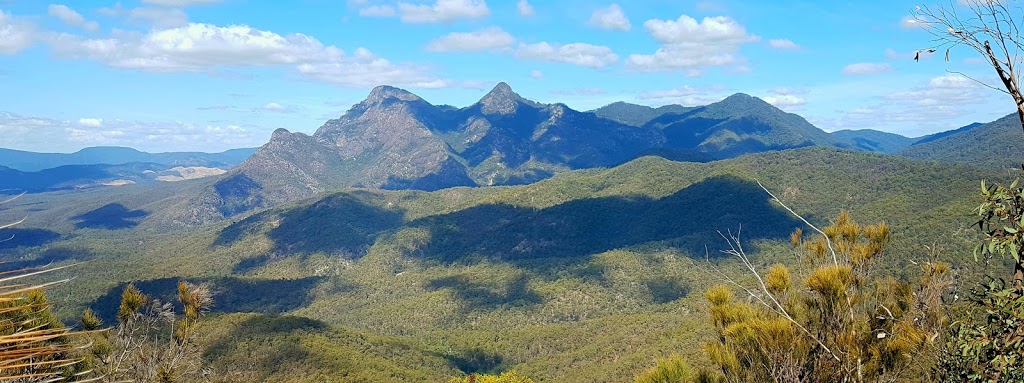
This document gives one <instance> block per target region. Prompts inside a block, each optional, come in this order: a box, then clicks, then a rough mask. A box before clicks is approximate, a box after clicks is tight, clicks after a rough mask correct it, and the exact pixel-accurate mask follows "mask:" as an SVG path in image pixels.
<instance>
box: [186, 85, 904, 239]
mask: <svg viewBox="0 0 1024 383" xmlns="http://www.w3.org/2000/svg"><path fill="white" fill-rule="evenodd" d="M602 116H607V117H608V118H606V117H602ZM648 117H652V118H651V119H650V120H649V121H647V122H646V123H643V124H642V125H638V123H639V122H640V121H641V120H645V119H647V118H648ZM624 122H625V123H624ZM909 141H910V139H907V138H905V137H901V136H898V135H892V134H886V133H882V132H877V131H856V132H838V133H836V134H829V133H826V132H825V131H823V130H821V129H818V128H817V127H815V126H814V125H812V124H811V123H809V122H808V121H807V120H805V119H804V118H802V117H800V116H799V115H796V114H792V113H786V112H784V111H782V110H780V109H778V108H776V107H774V106H772V105H771V104H769V103H767V102H765V101H764V100H761V99H759V98H757V97H752V96H749V95H746V94H742V93H739V94H735V95H732V96H730V97H727V98H725V99H724V100H722V101H719V102H716V103H712V104H708V105H704V106H700V107H694V108H686V107H681V106H668V107H662V108H657V109H655V108H649V107H645V106H639V105H632V104H626V103H616V104H611V105H609V106H606V107H604V108H600V109H598V110H596V111H594V112H580V111H576V110H573V109H572V108H569V107H568V106H566V105H564V104H559V103H555V104H541V103H538V102H535V101H531V100H529V99H526V98H524V97H522V96H521V95H519V94H518V93H516V92H515V91H513V90H512V88H511V87H510V86H509V85H508V84H506V83H499V84H497V85H496V86H495V87H494V88H493V89H492V90H491V91H490V92H488V93H487V94H486V95H484V96H483V97H482V98H481V99H480V100H479V101H478V102H476V103H474V104H472V105H469V106H466V107H463V108H455V107H451V106H447V105H441V106H436V105H433V104H431V103H429V102H427V101H426V100H424V99H422V98H420V97H419V96H417V95H415V94H413V93H410V92H408V91H405V90H402V89H399V88H395V87H390V86H378V87H376V88H374V89H373V90H372V91H371V92H370V94H369V95H368V96H367V98H366V99H365V100H363V101H362V102H360V103H358V104H356V105H354V106H353V107H352V108H351V109H350V110H348V111H347V112H346V113H345V114H344V115H342V116H341V117H339V118H337V119H333V120H329V121H327V122H326V123H324V124H323V125H322V126H321V127H320V128H319V129H318V130H317V131H316V132H315V133H313V134H312V135H307V134H303V133H292V132H289V131H287V130H283V129H281V130H278V131H276V132H274V134H273V136H272V137H271V139H270V141H269V142H268V143H267V144H266V145H264V146H262V147H261V148H259V149H258V150H257V151H256V152H255V153H254V154H253V155H252V156H251V157H250V158H249V159H247V160H246V161H245V162H243V163H242V164H240V165H239V166H238V167H237V168H235V169H233V170H232V171H230V172H229V173H228V174H227V175H225V176H224V177H223V178H222V179H220V180H219V181H218V182H217V183H216V185H215V186H214V188H213V190H211V191H209V192H208V193H207V194H206V195H204V196H203V197H202V201H201V203H199V204H197V206H198V207H196V208H195V209H194V210H193V211H190V212H188V213H187V214H186V215H187V216H188V217H191V218H189V219H183V222H187V221H192V220H194V221H195V222H196V223H201V222H207V221H211V220H217V219H221V218H223V217H229V216H233V215H237V214H241V213H245V212H248V211H253V210H259V209H262V208H267V207H272V206H277V205H280V204H282V203H287V202H292V201H297V200H300V199H304V198H309V197H313V196H316V195H318V194H320V193H323V192H326V191H330V190H337V189H342V188H350V187H356V188H370V189H391V190H407V189H408V190H424V191H434V190H439V189H444V188H450V187H459V186H493V185H519V184H529V183H533V182H536V181H539V180H542V179H546V178H550V177H551V176H553V175H555V174H558V173H562V172H566V171H570V170H575V169H588V168H606V167H613V166H616V165H619V164H622V163H625V162H627V161H630V160H633V159H635V158H638V157H641V156H644V155H657V156H661V157H664V158H667V159H672V160H680V161H691V162H707V161H712V160H717V159H726V158H733V157H737V156H741V155H744V154H750V153H759V152H765V151H776V150H785V149H795V148H802V147H809V146H822V147H838V148H846V149H850V150H858V151H873V152H884V153H889V152H894V151H897V150H900V149H901V148H902V147H904V146H906V145H908V144H909Z"/></svg>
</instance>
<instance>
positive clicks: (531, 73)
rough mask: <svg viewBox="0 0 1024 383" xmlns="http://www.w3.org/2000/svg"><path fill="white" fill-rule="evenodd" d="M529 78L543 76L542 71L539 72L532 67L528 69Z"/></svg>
mask: <svg viewBox="0 0 1024 383" xmlns="http://www.w3.org/2000/svg"><path fill="white" fill-rule="evenodd" d="M530 78H532V79H541V78H544V72H541V71H540V70H537V69H534V70H532V71H530Z"/></svg>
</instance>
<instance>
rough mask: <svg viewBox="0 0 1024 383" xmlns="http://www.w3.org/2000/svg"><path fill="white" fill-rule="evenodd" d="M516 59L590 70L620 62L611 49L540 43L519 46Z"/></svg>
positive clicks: (588, 45) (587, 45) (594, 46)
mask: <svg viewBox="0 0 1024 383" xmlns="http://www.w3.org/2000/svg"><path fill="white" fill-rule="evenodd" d="M516 57H519V58H521V59H526V60H538V61H550V62H560V63H568V64H576V65H579V66H585V67H590V68H604V67H606V66H609V65H612V64H614V63H616V62H617V61H619V56H618V55H616V54H615V52H612V49H611V48H608V47H605V46H599V45H590V44H585V43H572V44H565V45H558V44H554V45H552V44H549V43H547V42H539V43H536V44H519V48H518V49H517V50H516Z"/></svg>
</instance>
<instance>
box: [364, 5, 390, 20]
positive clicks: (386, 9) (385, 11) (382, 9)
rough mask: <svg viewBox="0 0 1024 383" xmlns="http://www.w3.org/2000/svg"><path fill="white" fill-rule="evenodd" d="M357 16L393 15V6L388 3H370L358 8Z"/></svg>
mask: <svg viewBox="0 0 1024 383" xmlns="http://www.w3.org/2000/svg"><path fill="white" fill-rule="evenodd" d="M359 16H363V17H393V16H395V7H392V6H390V5H371V6H369V7H366V8H363V9H360V10H359Z"/></svg>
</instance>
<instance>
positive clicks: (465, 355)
mask: <svg viewBox="0 0 1024 383" xmlns="http://www.w3.org/2000/svg"><path fill="white" fill-rule="evenodd" d="M435 355H437V356H439V357H441V358H444V359H445V360H447V361H448V365H449V366H452V367H455V368H457V369H459V371H462V372H464V373H467V374H492V373H497V372H499V371H501V370H502V368H501V367H502V363H503V362H504V361H505V358H504V357H502V356H501V355H499V354H495V353H490V352H487V351H485V350H483V349H481V348H473V349H470V350H466V351H463V352H461V353H458V354H455V355H451V354H443V353H436V354H435Z"/></svg>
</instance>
